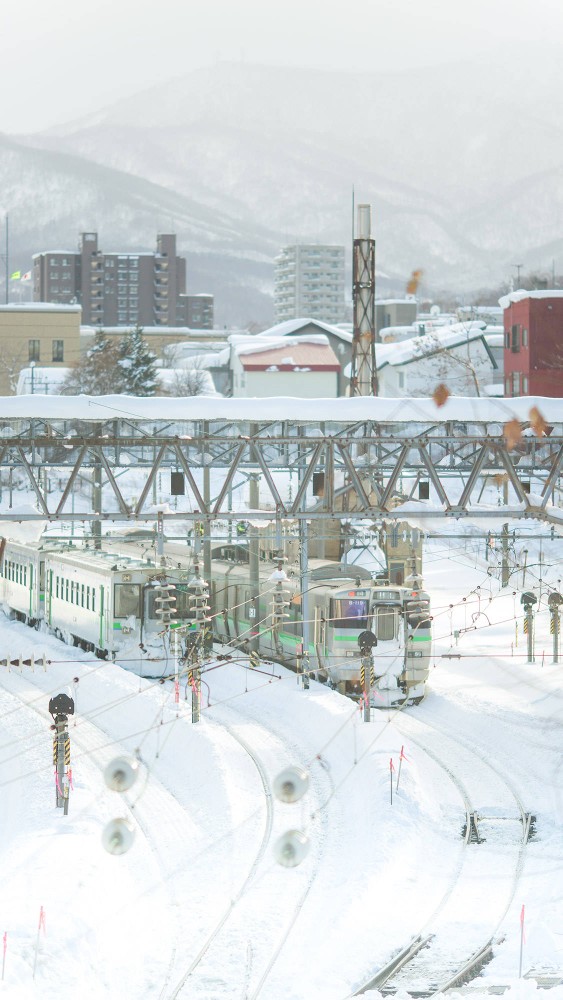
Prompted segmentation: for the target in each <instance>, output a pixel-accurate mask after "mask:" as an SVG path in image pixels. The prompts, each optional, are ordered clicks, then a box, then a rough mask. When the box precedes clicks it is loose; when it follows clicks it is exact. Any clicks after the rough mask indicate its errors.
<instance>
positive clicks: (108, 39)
mask: <svg viewBox="0 0 563 1000" xmlns="http://www.w3.org/2000/svg"><path fill="white" fill-rule="evenodd" d="M515 42H520V43H522V42H534V43H538V42H539V43H542V42H544V43H546V44H547V43H549V44H550V45H554V44H562V42H563V3H561V0H471V3H468V2H462V0H342V2H339V3H335V0H280V2H272V0H238V2H235V0H49V2H48V3H46V2H45V0H25V3H22V4H17V3H10V2H9V0H2V3H1V12H0V78H1V83H2V88H1V93H2V95H3V100H2V101H1V102H0V131H4V132H24V131H31V130H36V129H41V128H46V127H48V126H50V125H53V124H56V123H58V122H61V121H65V120H67V119H70V118H72V117H76V116H79V115H82V114H85V113H87V112H89V111H93V110H95V109H97V108H99V107H101V106H103V105H105V104H107V103H111V102H112V101H113V100H115V99H117V98H118V97H121V96H125V95H127V94H131V93H134V92H136V91H138V90H141V89H143V88H144V87H146V86H150V85H151V84H153V83H157V82H160V81H163V80H166V79H169V78H170V77H173V76H179V75H181V74H183V73H186V72H188V71H189V70H190V69H192V68H194V67H197V66H201V65H209V64H213V63H214V62H215V61H217V60H218V59H234V60H245V61H247V62H266V63H267V62H275V63H278V64H289V65H291V64H293V65H296V64H297V65H307V66H313V67H320V68H327V67H331V66H332V67H338V68H341V69H354V68H358V69H365V70H375V69H389V68H392V67H397V68H400V67H401V66H404V65H409V64H410V65H415V64H416V65H427V64H431V63H435V62H439V61H440V62H443V61H445V60H451V59H456V58H466V57H467V56H470V55H471V54H475V53H478V52H482V51H488V52H489V53H490V55H491V58H494V59H504V58H507V57H508V51H507V50H508V49H509V47H510V46H511V45H512V44H513V43H515Z"/></svg>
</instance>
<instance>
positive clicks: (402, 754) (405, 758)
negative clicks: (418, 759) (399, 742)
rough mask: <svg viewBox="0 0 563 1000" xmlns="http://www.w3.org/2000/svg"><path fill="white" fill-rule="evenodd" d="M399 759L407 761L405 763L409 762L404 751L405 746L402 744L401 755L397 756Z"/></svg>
mask: <svg viewBox="0 0 563 1000" xmlns="http://www.w3.org/2000/svg"><path fill="white" fill-rule="evenodd" d="M399 760H400V761H401V760H406V761H407V763H410V761H409V758H408V757H407V755H406V753H405V748H404V746H402V747H401V756H400V757H399Z"/></svg>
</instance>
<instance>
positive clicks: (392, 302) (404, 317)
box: [375, 298, 417, 333]
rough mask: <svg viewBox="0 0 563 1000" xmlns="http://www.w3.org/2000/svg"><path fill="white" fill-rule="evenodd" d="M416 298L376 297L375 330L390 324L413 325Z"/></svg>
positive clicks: (378, 330) (377, 330) (377, 331)
mask: <svg viewBox="0 0 563 1000" xmlns="http://www.w3.org/2000/svg"><path fill="white" fill-rule="evenodd" d="M416 310H417V303H416V299H413V298H410V299H376V300H375V330H376V333H379V332H380V331H381V330H383V328H384V327H388V326H411V325H412V324H413V323H414V321H415V319H416Z"/></svg>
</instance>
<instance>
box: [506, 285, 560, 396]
mask: <svg viewBox="0 0 563 1000" xmlns="http://www.w3.org/2000/svg"><path fill="white" fill-rule="evenodd" d="M499 303H500V306H501V308H502V309H503V315H504V394H505V396H563V291H560V290H550V289H546V290H545V291H535V292H527V291H518V292H511V293H510V294H509V295H504V296H503V297H502V298H501V299H499Z"/></svg>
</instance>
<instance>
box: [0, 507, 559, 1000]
mask: <svg viewBox="0 0 563 1000" xmlns="http://www.w3.org/2000/svg"><path fill="white" fill-rule="evenodd" d="M526 527H527V530H530V526H529V525H527V526H526ZM534 527H535V530H536V531H537V532H538V533H540V531H541V530H543V531H544V533H545V527H544V526H539V525H536V526H534ZM527 547H528V560H529V562H528V569H527V578H526V581H525V589H535V592H536V593H537V594H538V596H540V590H541V596H540V605H539V607H540V609H541V610H540V611H539V613H538V615H537V630H536V661H535V663H531V664H529V663H527V662H526V645H525V637H524V635H523V633H522V609H521V606H520V603H519V597H520V591H521V589H522V582H523V581H522V579H521V577H522V574H521V573H520V574H514V575H513V576H512V578H511V584H510V586H509V587H508V588H506V589H505V590H503V591H501V590H500V589H499V585H498V581H497V580H496V579H495V573H493V574H492V575H491V574H490V573H488V572H487V569H488V568H489V566H490V565H491V564H488V563H487V562H485V559H484V545H483V542H482V541H481V543H480V548H477V547H476V546H474V545H473V543H472V542H471V541H470V540H469V541H467V542H464V541H463V540H453V539H451V540H436V541H433V542H431V543H428V544H427V546H426V549H425V584H426V588H427V589H428V590H429V591H430V593H431V596H432V604H433V614H434V634H435V656H434V662H433V667H432V670H431V676H430V684H429V691H428V696H427V698H426V700H425V701H424V703H423V704H422V705H420V706H418V707H416V708H415V707H412V708H406V709H403V710H402V711H384V712H377V713H374V715H375V717H374V718H373V720H372V721H371V722H370V723H364V722H363V720H362V715H361V713H360V712H359V710H358V708H357V706H356V705H355V704H354V703H352V702H351V701H349V700H347V699H345V698H343V697H341V696H339V695H337V694H336V693H334V692H332V691H330V690H328V689H327V688H326V687H323V686H321V685H318V684H316V683H314V682H312V683H311V686H310V689H309V690H308V691H305V690H303V689H302V688H301V686H300V684H299V683H298V680H297V678H296V676H295V675H294V674H292V673H290V672H288V671H286V670H284V669H283V668H281V667H279V666H278V665H275V664H274V665H269V664H262V665H261V670H262V671H264V672H257V671H251V670H249V669H248V667H247V664H246V662H245V661H244V658H242V659H240V660H239V659H236V658H235V659H233V660H230V661H213V662H212V663H210V665H209V667H208V668H207V669H206V670H205V672H204V674H203V681H204V684H203V711H202V718H201V721H200V722H199V723H198V724H195V725H194V724H192V722H191V711H190V693H189V690H188V692H187V700H184V696H185V694H186V691H185V690H184V689H183V688H182V691H181V699H182V700H181V703H180V706H179V707H178V706H177V705H175V703H174V691H173V686H172V685H168V684H165V685H160V684H155V683H151V682H150V681H146V680H143V681H140V680H139V678H138V677H136V676H134V675H133V674H131V673H129V672H127V671H125V670H123V669H121V668H120V667H119V666H117V665H108V664H105V663H101V662H100V661H97V660H92V657H91V656H89V655H88V654H85V653H82V652H79V651H77V650H75V649H71V648H69V647H68V646H64V645H63V644H62V643H60V642H58V641H57V640H55V639H54V638H51V637H49V636H47V635H46V634H42V633H38V632H35V631H33V630H31V629H29V628H27V627H25V626H24V625H21V624H19V623H16V622H12V621H9V620H8V619H6V618H5V617H0V641H1V642H0V650H1V654H0V655H1V657H7V658H8V659H16V658H18V657H19V656H20V655H21V656H22V657H23V658H28V657H29V656H30V655H32V654H34V655H35V656H37V657H38V656H41V655H42V654H43V653H45V654H46V656H47V658H48V659H49V660H50V661H51V662H50V663H49V664H48V665H47V667H46V669H45V670H43V669H42V668H41V667H37V666H36V667H35V668H34V669H32V668H30V667H26V666H22V667H21V668H20V667H12V668H10V669H8V668H6V667H0V785H1V788H2V800H1V801H2V806H1V811H0V859H1V868H0V870H1V872H2V875H1V876H0V886H1V891H0V934H3V933H4V932H6V935H7V936H6V938H5V943H6V950H5V954H4V960H5V964H4V978H3V980H2V981H0V996H6V997H7V998H8V997H9V998H10V1000H11V998H14V1000H24V998H38V997H41V998H42V1000H51V998H55V997H56V998H59V997H60V996H61V994H63V995H65V996H68V997H72V998H81V1000H82V998H85V1000H98V998H108V1000H149V998H150V1000H153V998H157V1000H169V998H170V1000H172V998H174V997H180V998H197V1000H200V998H201V1000H223V998H236V1000H254V998H258V997H260V998H261V1000H345V998H347V997H350V996H351V995H352V994H353V993H354V991H355V990H357V989H358V988H359V987H360V986H362V985H364V984H365V983H367V982H368V980H369V979H370V977H372V976H374V975H375V974H376V973H377V971H378V970H379V969H380V968H381V967H382V966H383V965H384V964H385V963H386V962H387V961H388V960H389V958H390V957H391V955H392V954H393V953H394V952H395V951H396V950H397V949H398V948H400V947H402V946H403V945H405V944H406V943H407V942H408V941H409V940H410V939H411V938H412V937H413V936H415V935H416V934H419V933H425V934H431V933H432V934H434V950H433V951H432V952H430V950H429V951H428V952H427V955H428V956H431V957H430V958H429V961H431V964H432V968H428V963H427V965H426V967H425V964H424V953H422V955H421V960H420V963H419V965H418V967H417V969H418V971H417V974H418V975H419V977H420V981H421V982H428V981H429V979H432V976H434V975H438V973H439V972H440V971H441V968H439V966H440V963H441V967H443V969H447V968H448V963H449V964H451V965H452V968H453V967H454V965H457V964H460V962H461V961H462V960H463V958H464V956H465V957H469V956H470V955H471V954H472V953H473V952H474V951H475V950H476V949H477V948H478V947H480V946H481V945H484V944H485V943H486V941H487V940H488V939H489V938H491V937H494V939H495V942H499V943H496V944H495V947H494V958H493V960H492V962H491V963H490V964H489V965H487V966H486V967H485V969H484V970H483V973H482V978H481V979H479V980H478V981H476V982H475V983H474V984H473V986H474V987H475V986H477V985H479V986H480V990H478V991H477V995H478V994H479V992H481V993H483V994H485V993H486V991H487V987H488V985H489V984H491V983H492V984H503V985H507V986H509V988H510V993H509V995H510V996H514V997H518V998H523V997H526V998H527V997H528V996H532V994H534V993H535V992H536V989H537V986H536V982H535V979H533V978H531V979H526V978H522V979H519V978H518V972H519V948H520V935H521V924H520V917H521V913H522V906H524V907H525V938H526V940H525V944H524V951H523V968H522V971H523V974H524V975H525V974H526V973H528V972H529V971H530V970H535V971H536V973H540V972H542V971H543V972H554V971H559V972H561V973H563V837H562V834H561V828H562V820H563V763H562V761H563V758H562V756H561V751H562V748H563V741H562V732H563V690H562V686H561V676H562V674H561V671H562V666H561V663H560V664H557V665H554V664H553V663H552V662H551V659H552V657H551V648H552V647H551V642H552V639H551V636H550V634H549V614H548V611H547V603H546V596H547V587H546V581H550V583H551V586H552V587H558V588H559V586H560V584H558V579H559V577H558V574H560V573H561V570H560V568H558V567H560V565H561V556H562V555H563V543H562V542H561V541H557V540H556V541H554V542H553V543H550V545H549V548H548V549H545V548H544V551H543V555H542V560H540V561H539V562H538V557H537V546H536V550H534V543H533V542H531V541H530V542H528V543H527ZM534 553H535V554H534ZM538 567H539V568H538ZM540 576H541V578H542V579H541V584H540V582H539V581H540ZM513 584H514V586H513ZM516 620H517V621H518V625H519V629H518V640H517V639H516V628H515V623H516ZM456 632H457V633H459V634H458V635H457V636H456V635H455V634H454V633H456ZM458 657H459V658H458ZM60 691H67V692H68V693H70V694H71V695H73V696H74V697H75V699H76V708H77V711H76V715H75V717H74V719H72V720H71V724H70V736H71V746H72V771H73V783H74V788H73V791H72V793H71V800H70V811H69V815H68V816H66V817H65V816H63V815H62V810H60V809H56V808H55V786H54V776H53V765H52V749H51V733H50V730H49V725H50V722H51V720H50V717H49V715H48V710H47V708H48V700H49V697H50V696H51V695H52V694H56V693H58V692H60ZM401 747H404V754H405V755H406V758H407V759H405V760H403V761H402V765H401V777H400V784H399V788H398V789H397V788H396V779H397V774H398V767H399V758H400V753H401ZM123 752H129V753H136V754H137V755H138V757H139V759H140V760H141V768H140V770H141V777H140V778H139V780H138V781H137V783H136V784H135V785H134V786H133V788H132V789H131V791H130V792H129V793H126V795H124V796H120V795H119V794H117V793H115V792H112V791H110V790H109V789H107V788H106V786H105V784H104V780H103V768H104V767H105V765H106V764H107V763H108V762H109V761H110V760H112V759H113V758H115V757H116V756H117V755H119V754H121V753H123ZM391 761H392V762H393V767H394V769H395V770H394V771H391V770H390V762H391ZM288 764H300V765H302V766H303V767H305V768H306V770H307V771H308V773H309V775H310V788H309V791H308V793H307V794H306V796H305V797H304V798H303V799H302V800H301V801H300V802H299V803H296V804H294V805H286V804H283V803H281V802H280V801H278V800H277V799H276V798H275V797H274V796H273V795H272V792H271V782H272V780H273V779H274V778H275V776H276V775H277V774H278V773H279V772H280V771H281V770H282V769H283V768H284V767H285V766H286V765H288ZM391 779H393V797H392V802H391ZM468 803H470V805H471V806H472V807H473V808H474V809H475V810H476V811H477V812H478V814H479V815H480V816H481V821H480V831H481V834H482V836H483V838H484V842H483V843H481V844H476V843H469V844H467V845H466V844H465V843H464V839H463V836H462V830H463V825H464V822H465V815H466V808H467V804H468ZM521 809H523V810H524V811H525V812H527V813H532V814H533V815H534V816H535V817H536V820H535V833H534V835H533V838H532V840H531V841H530V842H529V843H528V844H527V845H525V846H524V845H523V844H522V821H521ZM118 816H123V817H128V818H130V819H131V820H132V822H133V824H134V826H135V831H136V833H135V841H134V844H133V846H132V848H131V850H130V851H129V852H128V853H127V854H125V855H122V856H118V857H116V856H112V855H110V854H108V853H106V852H105V850H104V849H103V847H102V842H101V836H102V830H103V828H104V825H105V824H106V823H107V822H108V821H110V820H111V819H113V818H115V817H118ZM289 829H300V830H303V831H304V832H305V833H306V835H307V837H308V838H309V841H310V849H309V853H308V855H307V857H306V858H305V860H304V861H303V863H302V864H301V865H300V866H299V867H297V868H294V869H287V868H284V867H282V866H280V865H279V864H278V863H277V862H276V859H275V856H274V851H273V845H274V843H275V841H276V839H277V838H278V837H279V836H280V835H281V834H283V833H284V832H285V831H287V830H289ZM41 907H43V912H44V915H45V926H44V927H43V926H42V927H41V928H39V916H40V912H41ZM36 952H37V956H36ZM34 966H35V976H34ZM411 983H412V977H411ZM399 988H400V989H401V990H403V989H404V988H405V984H402V985H400V987H399ZM365 995H366V996H370V997H372V996H378V995H379V994H378V993H377V992H375V991H370V992H369V993H367V994H365ZM399 995H404V994H403V993H400V994H399ZM474 995H475V994H474ZM546 995H547V996H549V997H550V1000H561V998H563V987H555V988H554V989H553V990H552V991H551V992H550V993H549V994H546Z"/></svg>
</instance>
